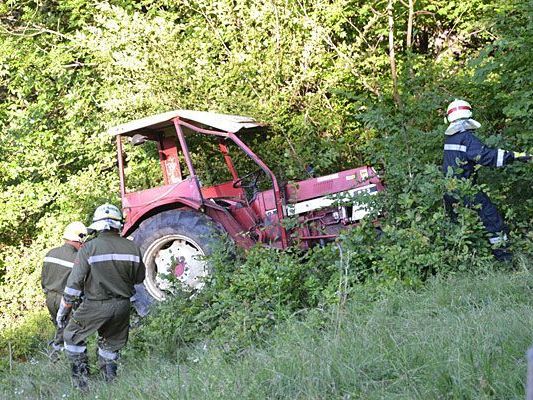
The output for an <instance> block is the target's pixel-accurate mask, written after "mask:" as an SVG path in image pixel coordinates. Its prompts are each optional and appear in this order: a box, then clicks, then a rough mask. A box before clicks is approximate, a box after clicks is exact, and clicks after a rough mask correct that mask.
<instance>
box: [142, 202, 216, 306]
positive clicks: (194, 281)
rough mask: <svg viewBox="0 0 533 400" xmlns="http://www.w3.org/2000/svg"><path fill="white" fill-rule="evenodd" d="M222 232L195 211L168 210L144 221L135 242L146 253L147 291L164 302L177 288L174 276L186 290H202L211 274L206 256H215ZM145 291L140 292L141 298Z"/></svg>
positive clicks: (144, 259) (208, 219)
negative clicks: (215, 247) (172, 290)
mask: <svg viewBox="0 0 533 400" xmlns="http://www.w3.org/2000/svg"><path fill="white" fill-rule="evenodd" d="M222 232H223V231H222V229H221V228H219V227H218V226H217V225H216V224H215V223H214V222H213V220H211V219H210V218H209V217H207V216H206V215H204V214H200V213H198V212H195V211H178V210H170V211H164V212H162V213H159V214H156V215H154V216H152V217H150V218H148V219H146V220H145V221H143V222H142V223H141V224H140V226H139V228H138V229H137V230H136V231H135V232H134V234H133V241H134V242H135V243H137V244H138V245H139V246H140V248H141V251H142V253H143V261H144V264H145V266H146V278H145V280H144V286H145V288H146V292H147V293H148V294H149V295H150V296H152V297H153V298H154V299H156V300H163V299H164V298H165V296H166V295H167V293H168V292H169V291H171V289H172V286H173V285H172V284H171V283H170V280H169V279H167V278H168V277H170V276H173V277H174V279H175V280H176V281H177V282H179V284H178V285H177V286H181V288H183V289H184V290H187V291H194V290H200V289H201V288H202V287H203V286H204V285H205V278H206V277H208V276H209V275H210V273H211V268H210V266H209V264H208V262H207V260H206V259H205V256H209V255H210V254H211V253H212V251H213V249H214V246H215V245H216V243H218V242H219V241H220V239H221V234H222ZM174 279H172V280H174ZM142 292H143V290H142V289H141V290H137V293H138V294H139V295H140V296H143V295H142ZM139 300H142V299H139Z"/></svg>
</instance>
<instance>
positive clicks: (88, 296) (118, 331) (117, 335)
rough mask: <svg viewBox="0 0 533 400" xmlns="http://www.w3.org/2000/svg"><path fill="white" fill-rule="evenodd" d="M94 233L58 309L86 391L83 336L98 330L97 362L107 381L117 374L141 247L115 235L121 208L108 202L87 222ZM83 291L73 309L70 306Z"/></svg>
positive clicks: (140, 271) (139, 274) (78, 381)
mask: <svg viewBox="0 0 533 400" xmlns="http://www.w3.org/2000/svg"><path fill="white" fill-rule="evenodd" d="M89 228H90V229H94V230H95V231H96V232H97V236H96V237H95V238H94V239H93V240H91V241H90V242H88V243H87V244H86V245H85V246H84V247H83V248H82V249H81V250H80V251H79V252H78V256H77V257H76V260H75V261H74V267H73V269H72V273H71V274H70V276H69V279H68V281H67V285H66V287H65V291H64V295H63V299H62V301H61V307H60V310H59V312H58V314H57V323H58V325H59V326H65V325H66V328H65V331H64V339H65V350H66V353H67V356H68V358H69V360H70V362H71V367H72V378H73V382H74V385H75V386H76V387H77V388H79V389H81V390H85V389H86V388H87V381H88V358H87V347H86V341H87V338H88V337H89V336H90V335H91V334H93V333H94V332H98V361H99V366H100V370H101V371H102V373H103V375H104V378H105V380H106V381H107V382H109V381H112V380H113V379H114V378H115V377H116V374H117V359H118V355H119V350H120V349H121V348H122V347H124V345H125V344H126V342H127V340H128V332H129V319H130V298H131V297H132V296H133V294H134V285H135V284H137V283H141V282H143V280H144V274H145V268H144V264H143V262H142V256H141V250H140V249H139V247H138V246H137V245H136V244H135V243H133V242H132V241H130V240H127V239H125V238H122V237H121V236H120V235H119V232H120V230H121V229H122V213H121V212H120V210H119V209H118V208H117V207H115V206H114V205H112V204H103V205H101V206H99V207H98V208H96V210H95V212H94V216H93V223H92V224H91V226H89ZM82 295H83V302H82V303H81V305H80V306H79V307H78V308H77V309H76V310H75V311H74V312H73V314H72V317H71V318H70V320H69V322H68V325H67V324H66V321H67V316H68V315H69V313H70V312H71V310H72V305H73V304H74V303H75V302H76V301H78V300H79V299H80V297H81V296H82Z"/></svg>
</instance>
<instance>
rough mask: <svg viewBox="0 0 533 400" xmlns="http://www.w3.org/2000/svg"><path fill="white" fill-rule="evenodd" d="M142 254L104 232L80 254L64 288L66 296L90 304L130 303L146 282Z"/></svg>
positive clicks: (114, 236) (84, 247) (123, 241)
mask: <svg viewBox="0 0 533 400" xmlns="http://www.w3.org/2000/svg"><path fill="white" fill-rule="evenodd" d="M144 275H145V268H144V264H143V261H142V255H141V250H140V249H139V247H138V246H137V245H136V244H135V243H133V242H132V241H130V240H128V239H124V238H122V237H120V236H119V235H118V234H117V233H115V232H112V231H103V232H100V233H99V234H98V236H97V237H96V238H95V239H93V240H91V241H90V242H88V243H87V244H85V245H84V246H83V248H82V249H81V250H80V251H79V252H78V256H77V257H76V260H75V261H74V267H73V268H72V273H71V274H70V276H69V279H68V281H67V285H66V288H65V295H66V296H74V297H79V296H81V295H82V294H84V297H85V298H86V299H88V300H108V299H112V298H123V299H129V298H130V297H131V296H132V295H133V294H134V285H135V284H137V283H141V282H142V281H143V280H144Z"/></svg>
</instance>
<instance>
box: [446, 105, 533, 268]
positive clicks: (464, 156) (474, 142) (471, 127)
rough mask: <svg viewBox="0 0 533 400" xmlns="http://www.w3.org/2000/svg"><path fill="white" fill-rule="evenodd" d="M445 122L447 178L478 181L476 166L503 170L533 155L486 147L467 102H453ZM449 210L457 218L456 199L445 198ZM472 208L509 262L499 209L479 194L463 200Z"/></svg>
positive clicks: (498, 255) (502, 257)
mask: <svg viewBox="0 0 533 400" xmlns="http://www.w3.org/2000/svg"><path fill="white" fill-rule="evenodd" d="M446 114H447V115H446V117H445V120H446V121H447V122H449V123H450V125H449V126H448V128H447V129H446V132H445V135H446V139H445V141H444V162H443V171H444V173H445V174H446V175H448V176H453V177H455V178H460V179H472V180H473V181H474V183H475V180H476V173H475V170H476V165H482V166H487V167H497V168H499V167H503V166H505V165H508V164H510V163H512V162H513V161H515V160H516V161H522V162H528V161H530V160H531V158H532V156H531V155H529V154H526V153H518V152H512V151H506V150H502V149H492V148H490V147H487V146H485V145H484V144H483V142H481V141H480V140H479V139H478V138H477V137H476V136H475V135H474V131H475V130H476V129H478V128H479V127H480V126H481V124H480V123H479V122H477V121H475V120H473V119H472V118H471V117H472V107H471V106H470V104H469V103H467V102H466V101H464V100H457V99H456V100H454V101H452V102H451V103H450V105H449V106H448V109H447V113H446ZM444 201H445V204H446V208H447V209H448V211H449V212H450V213H452V215H454V211H453V210H454V205H455V204H456V203H457V202H458V198H457V196H454V195H453V194H447V195H445V196H444ZM462 201H463V203H464V204H465V205H467V206H470V207H476V210H477V212H478V214H479V217H480V219H481V221H482V222H483V225H484V226H485V229H486V230H487V232H488V234H489V242H490V243H491V244H492V245H493V254H494V256H495V257H496V258H497V259H498V260H501V261H507V260H510V259H511V257H512V254H511V253H510V252H509V251H508V250H507V233H508V228H507V226H506V225H505V224H504V222H503V218H502V216H501V215H500V213H499V212H498V209H497V208H496V206H495V205H494V204H493V203H492V202H491V201H490V199H489V197H488V196H487V194H485V193H484V192H478V193H477V194H476V195H474V196H472V197H470V196H469V197H468V198H463V199H462Z"/></svg>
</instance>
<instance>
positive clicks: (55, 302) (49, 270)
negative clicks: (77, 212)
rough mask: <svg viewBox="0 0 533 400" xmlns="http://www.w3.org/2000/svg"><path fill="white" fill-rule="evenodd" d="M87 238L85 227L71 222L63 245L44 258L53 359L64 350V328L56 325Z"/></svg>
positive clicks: (80, 223) (44, 277)
mask: <svg viewBox="0 0 533 400" xmlns="http://www.w3.org/2000/svg"><path fill="white" fill-rule="evenodd" d="M86 237H87V228H86V227H85V225H84V224H83V223H82V222H79V221H75V222H71V223H70V224H68V225H67V226H66V227H65V231H64V232H63V240H64V243H63V245H62V246H60V247H56V248H54V249H52V250H50V251H49V252H48V253H47V254H46V256H45V257H44V262H43V269H42V271H41V287H42V288H43V291H44V293H45V295H46V307H47V308H48V312H49V313H50V317H51V318H52V322H53V323H54V326H55V328H56V332H55V335H54V339H53V340H52V341H51V342H50V346H51V347H52V349H51V353H50V357H51V358H52V359H57V356H58V353H59V352H60V351H62V350H63V328H60V327H59V326H57V323H56V316H57V311H58V310H59V304H60V303H61V296H62V295H63V290H64V289H65V286H66V284H67V279H68V276H69V275H70V271H72V266H73V265H74V259H75V258H76V254H77V253H78V250H79V249H80V247H81V245H82V243H83V242H84V240H85V238H86Z"/></svg>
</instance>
